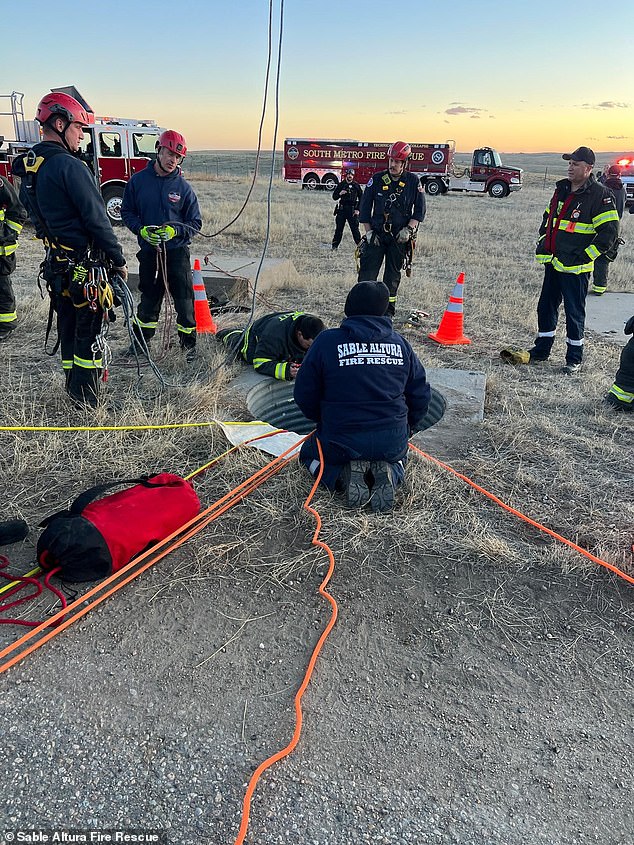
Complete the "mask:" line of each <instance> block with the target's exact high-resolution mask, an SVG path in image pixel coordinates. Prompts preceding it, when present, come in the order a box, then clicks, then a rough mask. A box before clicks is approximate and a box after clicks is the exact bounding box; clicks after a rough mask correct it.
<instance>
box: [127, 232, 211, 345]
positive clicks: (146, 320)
mask: <svg viewBox="0 0 634 845" xmlns="http://www.w3.org/2000/svg"><path fill="white" fill-rule="evenodd" d="M137 258H138V259H139V292H140V293H141V301H140V303H139V307H138V308H137V318H138V323H137V322H136V321H135V331H139V330H140V331H141V332H142V334H143V337H144V338H145V339H146V340H150V339H151V338H153V337H154V333H155V332H156V324H157V323H158V318H159V315H160V313H161V306H162V304H163V297H164V296H165V283H164V281H163V279H162V278H159V273H158V254H157V251H156V250H154V249H142V250H141V251H140V252H138V253H137ZM166 265H167V287H168V289H169V292H170V294H171V295H172V299H173V300H174V309H175V311H176V322H177V328H178V337H179V340H180V344H181V346H182V347H184V348H186V349H187V348H190V347H193V346H195V345H196V319H195V317H194V288H193V284H192V270H191V266H190V260H189V249H188V248H187V247H186V246H178V247H175V248H174V249H168V250H166ZM139 323H140V324H141V326H140V327H139Z"/></svg>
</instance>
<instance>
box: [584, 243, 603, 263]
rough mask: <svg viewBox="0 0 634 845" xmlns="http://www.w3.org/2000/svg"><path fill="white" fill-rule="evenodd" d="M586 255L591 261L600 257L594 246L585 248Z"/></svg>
mask: <svg viewBox="0 0 634 845" xmlns="http://www.w3.org/2000/svg"><path fill="white" fill-rule="evenodd" d="M586 253H587V254H588V256H589V258H591V259H592V260H593V261H594V260H595V259H596V258H598V257H599V256H600V255H601V253H600V252H599V250H598V249H597V248H596V246H595V245H594V244H590V246H587V247H586Z"/></svg>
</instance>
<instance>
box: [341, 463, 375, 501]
mask: <svg viewBox="0 0 634 845" xmlns="http://www.w3.org/2000/svg"><path fill="white" fill-rule="evenodd" d="M369 468H370V466H369V464H368V462H367V461H350V463H349V464H346V465H345V466H344V468H343V470H342V471H341V482H342V485H343V494H344V496H345V499H346V507H348V508H362V507H364V506H365V505H367V503H368V501H369V500H370V488H369V487H368V482H367V478H368V470H369Z"/></svg>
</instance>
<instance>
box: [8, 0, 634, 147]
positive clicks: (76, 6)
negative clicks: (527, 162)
mask: <svg viewBox="0 0 634 845" xmlns="http://www.w3.org/2000/svg"><path fill="white" fill-rule="evenodd" d="M272 3H273V21H274V32H273V61H272V67H271V80H270V84H269V100H268V111H267V118H266V123H265V132H264V147H265V148H269V149H270V146H271V143H272V137H273V126H274V118H275V113H274V93H275V87H274V83H275V74H276V69H277V47H278V40H279V23H280V4H281V0H272ZM88 5H89V7H90V14H89V15H87V14H86V9H87V4H86V3H85V2H83V3H79V2H73V0H56V3H55V4H53V5H50V4H49V5H47V6H45V5H44V4H43V3H42V2H41V0H21V2H20V4H19V12H18V11H17V7H15V14H13V15H12V19H13V21H14V23H15V30H13V28H12V27H9V26H8V24H7V21H6V20H5V23H4V26H3V35H6V34H7V32H8V31H9V30H11V31H12V32H13V31H14V32H15V37H14V38H11V39H10V40H6V41H5V40H4V39H3V42H4V43H3V45H2V83H1V85H0V93H1V94H7V93H10V92H11V91H12V90H15V91H20V92H23V93H24V94H25V101H24V102H25V116H26V117H27V118H31V117H32V116H33V114H34V112H35V106H36V105H37V102H38V100H39V98H40V97H41V96H42V95H43V94H44V93H45V92H46V91H47V90H48V89H50V88H51V87H56V86H62V85H70V84H75V85H76V86H77V88H78V89H79V90H80V91H81V93H82V94H83V96H84V97H85V99H86V100H87V101H88V102H89V103H90V104H91V105H92V107H93V109H94V110H95V112H96V113H97V114H113V115H118V116H120V117H135V118H153V119H155V120H156V121H157V123H159V124H160V125H161V126H165V127H169V128H175V129H178V130H179V131H181V132H183V133H184V134H185V136H186V137H187V140H188V143H189V146H190V149H192V150H196V149H215V150H218V149H243V150H244V149H254V148H255V147H256V145H257V131H258V125H259V122H260V114H261V108H262V100H263V94H264V79H265V70H266V59H267V31H268V17H269V3H268V0H242V2H239V3H238V2H226V0H222V2H220V1H219V0H205V2H203V0H181V2H165V0H152V1H151V2H149V0H136V2H128V0H126V2H119V0H111V2H109V3H106V2H101V3H91V4H88ZM399 6H400V8H401V9H402V11H400V12H399V11H398V9H399ZM633 42H634V4H633V3H632V2H631V0H627V2H609V0H608V2H603V3H600V4H599V3H595V2H590V0H576V2H575V3H562V2H557V0H550V2H546V0H531V2H521V1H520V0H518V1H517V2H510V3H502V2H499V0H498V2H494V0H479V2H466V1H464V0H455V2H453V3H450V4H449V3H441V2H436V0H410V2H408V3H403V4H397V3H392V2H378V0H365V2H359V3H350V2H348V3H343V2H341V0H338V2H335V0H285V4H284V25H283V37H282V44H283V46H282V59H281V73H280V112H279V129H278V147H279V146H281V144H282V142H283V139H284V137H304V138H305V137H313V138H340V139H344V138H345V139H357V140H364V141H388V142H389V141H392V140H395V139H397V138H399V139H403V140H407V141H411V142H421V143H437V142H442V141H445V140H446V139H449V138H452V139H454V140H455V141H456V146H457V149H458V150H469V149H472V148H474V147H477V146H480V145H489V146H492V147H495V148H497V149H498V150H500V151H506V152H542V151H560V150H572V149H574V148H575V147H577V146H579V145H580V144H587V145H589V146H591V147H593V148H594V149H595V150H597V151H608V150H610V151H624V150H634V109H633V106H634V51H633V50H632V43H633ZM6 109H7V101H6V100H3V101H2V108H1V109H0V110H1V111H6ZM0 133H2V134H5V135H7V137H8V136H10V135H11V134H12V133H11V132H10V130H9V129H8V125H7V123H6V119H3V118H0Z"/></svg>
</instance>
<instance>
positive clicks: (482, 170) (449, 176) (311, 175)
mask: <svg viewBox="0 0 634 845" xmlns="http://www.w3.org/2000/svg"><path fill="white" fill-rule="evenodd" d="M389 146H390V145H389V144H383V143H370V142H366V141H333V140H311V139H301V138H298V139H288V138H287V139H286V140H285V141H284V171H283V174H284V179H285V180H286V181H287V182H300V183H301V185H302V188H303V189H307V190H316V189H318V188H322V189H324V190H328V191H333V190H334V189H335V187H336V186H337V184H338V183H339V181H340V179H341V177H342V173H343V171H344V169H345V168H347V167H354V168H355V179H356V181H357V182H359V184H361V185H366V184H367V183H368V182H369V180H370V178H371V177H372V176H373V175H374V173H376V172H377V171H379V170H385V169H386V168H387V166H388V158H387V150H388V147H389ZM455 152H456V144H455V141H446V142H445V143H443V144H412V157H411V158H410V161H409V169H410V171H411V172H412V173H414V174H415V175H416V176H418V177H419V178H420V180H421V183H422V184H423V185H424V187H425V190H426V192H427V193H428V194H430V195H432V196H435V195H437V194H446V193H447V192H448V191H475V192H478V193H488V194H489V196H492V197H498V198H501V197H506V196H508V194H509V193H510V192H511V191H519V190H520V189H521V187H522V171H521V170H519V169H517V168H514V167H504V166H503V165H502V160H501V159H500V155H499V153H497V152H496V151H495V150H493V149H491V147H481V148H480V149H477V150H474V151H473V155H472V159H471V164H470V165H468V166H465V167H458V166H457V165H456V164H455V162H454V157H455Z"/></svg>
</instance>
